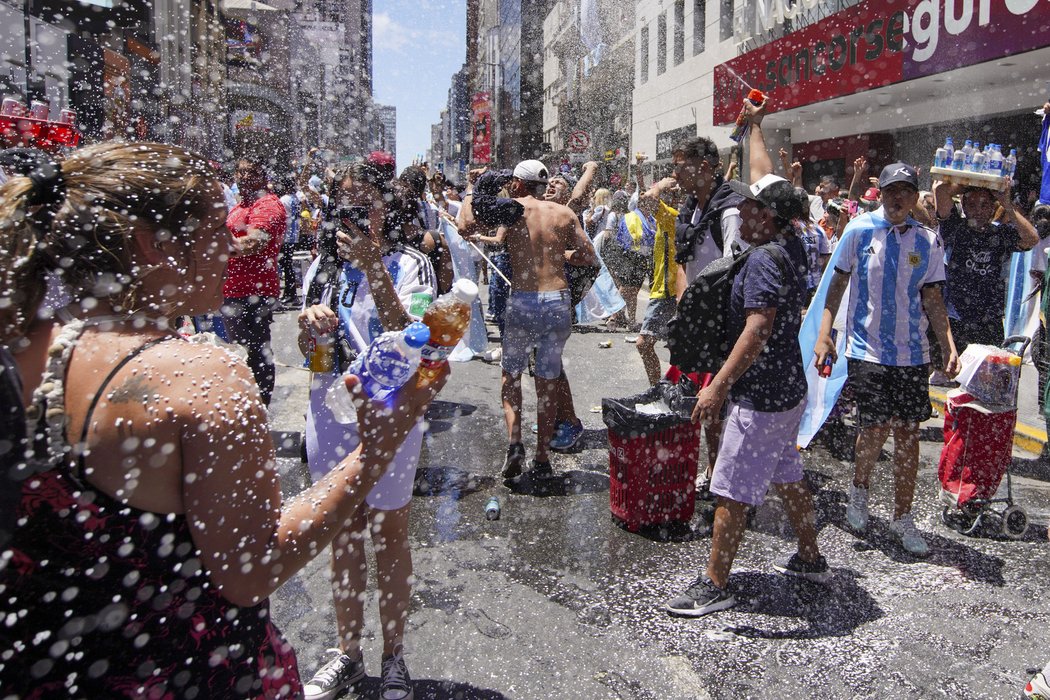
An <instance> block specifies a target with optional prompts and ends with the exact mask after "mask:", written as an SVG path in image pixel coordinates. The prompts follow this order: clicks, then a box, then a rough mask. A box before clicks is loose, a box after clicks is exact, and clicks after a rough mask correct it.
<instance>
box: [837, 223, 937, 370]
mask: <svg viewBox="0 0 1050 700" xmlns="http://www.w3.org/2000/svg"><path fill="white" fill-rule="evenodd" d="M903 226H906V229H905V230H904V232H903V233H899V232H897V231H896V230H895V228H894V227H890V226H889V225H888V222H887V221H886V220H885V217H884V215H883V209H882V208H881V207H880V208H879V209H877V210H875V211H874V212H871V213H866V214H861V215H860V216H858V217H857V218H855V219H853V221H851V222H849V224H848V225H847V226H846V230H845V231H844V232H843V233H842V239H841V240H840V241H839V243H838V246H837V250H836V257H835V269H836V270H838V271H840V272H845V273H849V275H850V292H849V312H848V315H847V324H848V326H847V327H848V329H849V331H848V332H849V339H848V342H847V346H846V357H849V358H852V359H855V360H866V361H868V362H875V363H877V364H880V365H891V366H896V367H914V366H917V365H923V364H926V363H928V362H929V361H930V347H929V343H928V342H927V340H926V329H927V327H928V326H929V321H928V320H927V318H926V312H925V311H924V310H923V306H922V288H923V287H924V286H926V285H927V284H932V283H936V282H944V245H943V244H942V242H941V237H940V236H939V235H937V234H936V233H934V232H933V231H931V230H930V229H928V228H925V227H924V226H922V225H920V224H919V223H918V222H917V221H915V220H914V219H912V218H909V219H908V221H907V223H906V224H903ZM891 271H895V273H896V274H895V275H894V276H892V277H890V276H888V275H887V274H886V273H887V272H891Z"/></svg>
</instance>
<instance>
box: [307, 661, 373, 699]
mask: <svg viewBox="0 0 1050 700" xmlns="http://www.w3.org/2000/svg"><path fill="white" fill-rule="evenodd" d="M328 651H334V652H336V653H337V654H338V656H336V657H335V658H333V659H332V660H331V661H329V662H328V663H326V664H325V665H324V666H322V667H321V668H320V669H318V671H317V673H315V674H314V677H313V678H311V679H310V682H309V683H307V684H306V685H304V686H303V697H304V698H306V700H330V699H331V698H334V697H336V696H337V695H339V694H340V693H342V692H343V691H344V690H345V689H347V688H349V687H350V686H352V685H353V684H354V683H357V682H358V681H360V680H361V679H362V678H364V677H365V661H364V658H363V657H359V658H357V659H351V658H350V657H349V656H347V655H346V654H344V653H343V652H342V651H341V650H339V649H329V650H328Z"/></svg>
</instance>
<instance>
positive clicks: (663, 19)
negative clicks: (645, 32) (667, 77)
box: [656, 12, 667, 75]
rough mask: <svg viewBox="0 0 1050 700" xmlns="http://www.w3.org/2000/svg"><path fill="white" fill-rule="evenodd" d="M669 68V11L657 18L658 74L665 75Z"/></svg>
mask: <svg viewBox="0 0 1050 700" xmlns="http://www.w3.org/2000/svg"><path fill="white" fill-rule="evenodd" d="M666 70H667V13H666V12H664V13H662V14H661V15H660V17H659V18H658V19H657V20H656V74H657V75H663V74H664V71H666Z"/></svg>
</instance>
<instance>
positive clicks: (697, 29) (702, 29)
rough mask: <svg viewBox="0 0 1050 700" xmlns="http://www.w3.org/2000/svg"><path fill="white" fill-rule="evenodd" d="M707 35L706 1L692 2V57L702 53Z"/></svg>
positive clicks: (695, 0) (696, 0) (697, 0)
mask: <svg viewBox="0 0 1050 700" xmlns="http://www.w3.org/2000/svg"><path fill="white" fill-rule="evenodd" d="M706 35H707V0H693V55H694V56H696V55H698V54H702V53H703V52H704V42H705V40H706V38H707V37H706Z"/></svg>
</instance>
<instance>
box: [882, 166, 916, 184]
mask: <svg viewBox="0 0 1050 700" xmlns="http://www.w3.org/2000/svg"><path fill="white" fill-rule="evenodd" d="M895 182H907V183H908V184H909V185H911V186H912V187H914V188H915V189H916V190H918V189H919V176H918V175H917V174H916V173H915V168H913V167H912V166H910V165H908V164H907V163H893V164H892V165H887V166H886V167H885V168H883V169H882V174H881V175H879V189H880V190H884V189H886V186H887V185H892V184H893V183H895Z"/></svg>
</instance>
